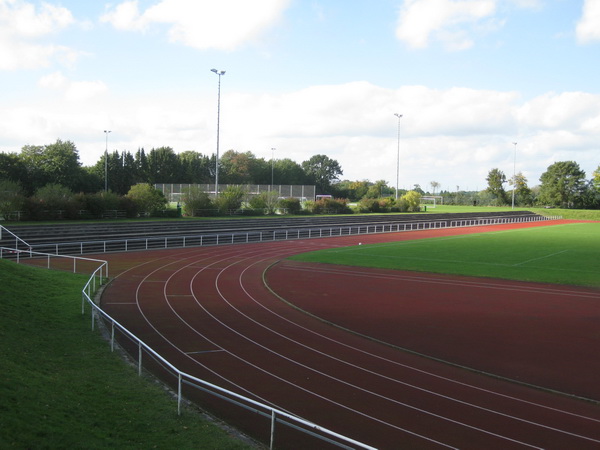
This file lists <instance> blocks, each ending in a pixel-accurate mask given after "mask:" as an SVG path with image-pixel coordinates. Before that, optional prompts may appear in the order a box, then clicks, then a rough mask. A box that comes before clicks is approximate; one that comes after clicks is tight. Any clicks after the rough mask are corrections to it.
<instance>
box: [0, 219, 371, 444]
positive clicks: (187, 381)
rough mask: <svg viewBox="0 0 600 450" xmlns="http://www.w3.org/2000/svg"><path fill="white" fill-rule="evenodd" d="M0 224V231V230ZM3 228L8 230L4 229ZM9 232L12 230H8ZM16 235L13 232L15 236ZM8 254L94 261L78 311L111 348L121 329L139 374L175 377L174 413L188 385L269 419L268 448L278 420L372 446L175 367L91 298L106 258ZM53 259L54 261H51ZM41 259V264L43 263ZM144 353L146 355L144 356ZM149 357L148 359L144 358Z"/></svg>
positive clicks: (8, 251)
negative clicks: (100, 329) (102, 331)
mask: <svg viewBox="0 0 600 450" xmlns="http://www.w3.org/2000/svg"><path fill="white" fill-rule="evenodd" d="M2 228H3V227H2V226H1V225H0V232H1V231H2ZM4 230H5V231H8V230H6V229H4ZM11 234H12V233H11ZM15 237H16V236H15ZM16 239H17V241H18V242H20V243H21V244H25V245H28V244H27V243H26V242H25V241H23V240H20V239H19V238H18V237H16ZM5 258H9V259H11V260H13V261H15V262H16V263H22V262H23V260H27V263H28V265H37V266H42V265H43V266H45V267H47V268H48V269H62V270H64V269H65V268H66V267H69V268H70V267H72V270H73V272H81V271H82V266H83V265H87V264H89V263H93V264H95V265H97V267H96V268H95V270H93V271H92V275H91V276H90V278H89V280H88V281H87V283H86V284H85V286H84V287H83V289H82V291H81V293H82V303H81V313H82V314H85V304H86V303H87V304H88V305H89V306H90V307H91V318H92V330H94V329H95V324H96V319H97V318H101V319H102V320H103V321H104V323H105V325H106V327H107V329H108V331H109V332H110V347H111V351H114V349H115V343H116V340H117V336H116V333H117V332H118V333H120V336H122V337H123V339H126V340H127V341H128V342H129V343H131V344H133V351H132V348H131V345H128V344H127V343H126V342H120V344H121V345H122V346H124V347H130V348H129V349H128V351H129V353H130V354H131V355H132V356H136V355H135V353H136V352H137V358H136V359H137V367H138V375H141V374H142V369H143V368H144V364H145V365H146V367H148V366H149V365H150V364H151V363H152V362H154V363H156V364H158V366H159V367H160V368H162V370H163V371H164V372H166V373H168V374H170V375H171V376H172V377H173V378H174V382H175V383H174V384H175V385H176V388H177V413H178V414H181V405H182V401H183V387H184V385H185V386H189V387H191V388H194V389H198V390H200V391H202V392H204V393H207V394H210V395H211V396H213V397H215V398H217V399H219V400H223V401H226V402H228V403H230V404H233V405H236V406H238V407H240V408H242V409H244V410H246V411H249V413H251V414H252V415H253V416H256V415H257V416H260V417H263V418H266V419H268V420H269V425H270V428H269V429H268V431H269V445H270V448H271V449H272V448H274V445H275V431H276V425H277V424H280V425H283V426H286V427H288V428H290V429H292V430H296V431H298V432H300V433H303V434H305V435H308V436H310V437H313V438H315V439H318V440H320V441H323V442H327V443H329V444H331V445H334V446H336V447H340V448H344V449H352V448H363V449H374V447H371V446H369V445H367V444H363V443H361V442H358V441H356V440H354V439H351V438H348V437H346V436H343V435H341V434H339V433H336V432H334V431H332V430H329V429H327V428H324V427H321V426H319V425H317V424H315V423H312V422H310V421H307V420H304V419H302V418H301V417H297V416H294V415H293V414H290V413H287V412H285V411H282V410H279V409H276V408H273V407H271V406H268V405H265V404H263V403H260V402H257V401H255V400H252V399H250V398H247V397H244V396H242V395H239V394H236V393H235V392H232V391H229V390H227V389H223V388H221V387H219V386H217V385H215V384H212V383H209V382H207V381H204V380H201V379H200V378H197V377H194V376H193V375H190V374H188V373H186V372H183V371H181V370H179V369H178V368H177V367H175V366H174V365H172V364H171V363H169V362H168V361H167V360H166V359H165V358H163V357H162V356H161V355H160V354H159V353H157V352H156V351H155V350H153V349H152V348H151V347H150V346H148V345H147V344H146V343H144V342H143V341H142V340H141V339H139V338H138V337H137V336H135V335H134V334H133V333H132V332H130V331H129V330H128V329H127V328H125V327H124V326H123V325H121V324H120V323H119V322H117V321H116V320H115V319H113V318H112V317H111V316H110V315H109V314H107V313H106V312H104V310H102V308H100V306H98V305H97V304H96V303H95V302H94V301H93V297H94V294H95V293H96V292H97V290H98V289H99V287H100V286H102V285H103V284H104V283H105V281H106V280H107V279H108V262H107V261H102V260H98V259H91V258H82V257H77V256H69V255H53V254H48V253H40V252H34V251H32V250H19V249H15V248H6V247H0V259H5ZM70 260H72V264H71V262H69V263H68V264H63V263H64V262H65V261H70ZM52 262H53V263H54V264H52ZM42 263H43V264H42ZM144 355H146V358H144ZM147 359H149V361H147Z"/></svg>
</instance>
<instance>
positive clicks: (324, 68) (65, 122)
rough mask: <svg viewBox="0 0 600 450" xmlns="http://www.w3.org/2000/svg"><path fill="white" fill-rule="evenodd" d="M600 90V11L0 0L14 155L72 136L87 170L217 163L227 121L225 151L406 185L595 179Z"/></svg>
mask: <svg viewBox="0 0 600 450" xmlns="http://www.w3.org/2000/svg"><path fill="white" fill-rule="evenodd" d="M211 69H217V70H218V71H225V74H224V75H222V76H220V77H219V76H218V75H217V74H215V73H214V72H212V71H211ZM598 80H600V0H252V1H248V0H219V1H211V0H128V1H113V2H104V1H98V0H96V1H81V0H61V1H58V0H56V1H55V0H48V1H33V0H0V83H1V86H2V90H1V91H2V94H0V151H2V152H7V153H19V152H20V151H21V148H22V147H23V146H24V145H48V144H52V143H54V142H55V141H56V140H57V139H61V140H63V141H71V142H73V143H74V144H75V146H76V147H77V149H78V152H79V157H80V162H81V163H82V165H84V166H90V165H94V164H96V162H97V161H98V160H99V159H100V158H101V157H102V155H103V153H104V151H105V150H106V149H108V151H109V152H112V151H114V150H117V151H119V152H122V151H129V152H132V153H135V152H136V151H137V150H138V149H139V148H144V149H145V150H146V152H148V151H150V150H151V149H152V148H158V147H162V146H169V147H171V148H173V150H174V151H175V152H176V153H179V152H183V151H187V150H194V151H197V152H200V153H202V154H205V155H211V154H214V153H215V152H216V148H217V122H218V125H219V149H220V154H221V155H222V154H223V152H225V151H227V150H229V149H233V150H236V151H238V152H246V151H251V152H252V153H253V154H254V155H256V156H257V157H258V158H265V160H267V161H270V160H271V158H275V159H283V158H290V159H292V160H294V161H296V162H298V163H302V161H306V160H308V159H309V158H310V157H311V156H313V155H317V154H322V155H327V156H328V157H330V158H332V159H335V160H336V161H338V163H339V164H340V166H341V168H342V170H343V175H342V176H341V177H340V178H341V179H345V180H369V181H372V182H375V181H377V180H385V181H387V182H388V184H389V185H390V186H391V187H395V186H396V184H398V186H399V187H400V188H401V189H412V188H413V187H414V185H415V184H419V185H420V186H421V187H422V188H423V189H424V190H431V182H437V183H439V185H440V188H441V189H442V190H449V191H455V190H482V189H485V188H486V187H487V181H486V177H487V175H488V173H489V171H490V170H492V169H494V168H497V169H500V170H501V171H503V172H504V173H505V175H506V176H507V178H510V177H512V175H513V173H514V172H515V171H516V173H519V172H521V173H523V174H524V175H525V177H526V178H527V180H528V184H529V186H530V187H533V186H536V185H539V178H540V176H541V174H542V173H543V172H545V171H546V169H547V168H548V166H550V165H551V164H553V163H554V162H557V161H575V162H577V163H578V164H579V165H580V167H581V169H583V170H584V171H585V172H586V176H587V178H588V179H589V178H592V174H593V172H594V171H595V170H596V169H597V168H598V167H599V166H600V152H599V148H600V83H599V81H598ZM219 81H220V116H219V117H220V119H219V121H217V117H218V114H217V112H218V106H219V101H218V100H219V95H218V94H219ZM396 114H398V115H401V118H398V117H397V116H396ZM104 130H110V133H105V132H104ZM273 149H275V150H273ZM440 188H438V190H439V189H440ZM506 188H507V189H509V187H508V186H506Z"/></svg>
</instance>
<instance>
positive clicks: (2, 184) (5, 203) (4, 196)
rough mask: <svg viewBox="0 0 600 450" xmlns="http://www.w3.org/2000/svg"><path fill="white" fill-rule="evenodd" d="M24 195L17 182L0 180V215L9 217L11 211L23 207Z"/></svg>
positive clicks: (7, 218)
mask: <svg viewBox="0 0 600 450" xmlns="http://www.w3.org/2000/svg"><path fill="white" fill-rule="evenodd" d="M25 200H26V198H25V195H24V193H23V190H22V189H21V186H20V185H19V184H18V183H15V182H13V181H8V180H0V217H3V218H4V219H5V220H10V219H11V213H13V212H15V211H21V210H23V208H24V207H25Z"/></svg>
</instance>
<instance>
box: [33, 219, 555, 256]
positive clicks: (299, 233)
mask: <svg viewBox="0 0 600 450" xmlns="http://www.w3.org/2000/svg"><path fill="white" fill-rule="evenodd" d="M555 219H560V217H559V216H553V217H544V216H536V215H529V216H509V217H492V218H477V219H464V220H453V221H446V220H434V221H430V222H427V221H420V222H391V223H390V222H388V223H377V224H362V225H360V224H354V225H333V226H325V227H317V228H311V227H303V228H289V229H276V230H268V231H264V230H263V231H258V230H257V231H242V232H227V233H211V234H198V235H188V236H161V237H151V238H128V239H114V240H106V241H86V242H62V243H53V244H36V245H34V246H32V248H33V247H35V250H36V251H44V252H47V253H54V254H56V255H63V254H69V255H75V254H80V255H82V254H85V253H88V254H89V253H108V252H129V251H136V250H160V249H169V248H185V247H203V246H212V245H225V244H249V243H259V242H270V241H282V240H292V239H314V238H326V237H337V236H352V235H360V234H374V233H399V232H404V231H416V230H432V229H440V228H456V227H467V226H481V225H499V224H509V223H523V222H535V221H542V220H555Z"/></svg>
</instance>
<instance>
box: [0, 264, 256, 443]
mask: <svg viewBox="0 0 600 450" xmlns="http://www.w3.org/2000/svg"><path fill="white" fill-rule="evenodd" d="M87 278H88V277H87V276H82V275H75V274H70V273H63V272H55V271H50V270H46V269H36V268H31V267H27V266H22V265H17V264H15V263H13V262H8V261H5V260H0V367H1V369H0V419H1V420H0V448H30V449H37V448H88V449H101V448H111V447H112V448H130V449H147V448H159V449H171V448H179V449H192V448H194V449H198V448H202V449H209V448H210V449H216V448H219V449H222V448H223V449H242V448H251V447H249V446H248V445H246V444H245V443H243V442H242V441H240V440H237V439H233V438H232V437H231V436H229V435H228V434H227V433H226V432H225V431H223V430H222V429H221V428H219V427H218V426H216V425H215V424H214V423H212V422H210V421H207V420H206V419H205V418H204V416H202V415H201V414H200V413H199V412H198V411H196V410H194V409H192V408H185V409H184V412H183V414H182V415H181V416H178V415H177V404H176V401H175V400H174V399H173V398H172V397H170V396H169V395H168V394H167V393H166V391H165V390H164V389H163V388H162V387H160V386H159V385H158V384H157V383H155V382H152V381H150V380H149V379H148V378H145V377H138V376H137V372H136V370H135V369H134V368H132V367H131V366H129V365H128V364H125V363H124V362H123V360H122V359H121V358H120V357H119V356H118V355H117V354H116V353H111V352H110V347H109V345H108V343H107V342H106V341H104V340H103V339H102V337H101V336H100V335H99V333H98V332H92V331H91V319H90V315H89V308H88V313H87V314H86V315H84V316H82V314H81V289H82V287H83V285H84V283H85V282H86V281H87Z"/></svg>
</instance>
